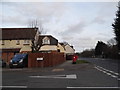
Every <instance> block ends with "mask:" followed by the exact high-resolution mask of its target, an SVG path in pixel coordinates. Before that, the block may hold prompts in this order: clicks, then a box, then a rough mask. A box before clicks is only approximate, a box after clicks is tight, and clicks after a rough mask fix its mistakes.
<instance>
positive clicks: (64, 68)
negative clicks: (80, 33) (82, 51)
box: [2, 60, 93, 72]
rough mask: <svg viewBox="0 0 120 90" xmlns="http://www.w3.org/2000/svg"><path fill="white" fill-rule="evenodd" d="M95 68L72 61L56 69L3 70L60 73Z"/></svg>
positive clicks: (55, 67)
mask: <svg viewBox="0 0 120 90" xmlns="http://www.w3.org/2000/svg"><path fill="white" fill-rule="evenodd" d="M91 67H93V65H92V64H89V63H82V64H72V60H69V61H66V62H64V63H62V64H60V65H57V66H54V67H43V68H41V67H38V68H12V69H11V68H9V67H7V68H3V69H2V71H27V72H60V71H73V70H85V69H87V68H91Z"/></svg>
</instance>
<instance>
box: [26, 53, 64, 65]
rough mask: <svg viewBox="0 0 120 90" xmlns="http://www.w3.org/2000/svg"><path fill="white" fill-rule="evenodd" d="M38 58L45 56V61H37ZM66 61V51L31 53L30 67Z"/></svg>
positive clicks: (29, 56)
mask: <svg viewBox="0 0 120 90" xmlns="http://www.w3.org/2000/svg"><path fill="white" fill-rule="evenodd" d="M37 58H43V61H37ZM63 62H65V56H64V53H59V52H58V53H57V52H55V53H29V54H28V67H50V66H55V65H58V64H61V63H63Z"/></svg>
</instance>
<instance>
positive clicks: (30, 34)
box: [0, 28, 38, 40]
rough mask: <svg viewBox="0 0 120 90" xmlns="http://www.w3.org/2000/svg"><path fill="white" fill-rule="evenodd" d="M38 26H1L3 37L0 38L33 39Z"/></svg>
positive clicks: (0, 30)
mask: <svg viewBox="0 0 120 90" xmlns="http://www.w3.org/2000/svg"><path fill="white" fill-rule="evenodd" d="M37 29H38V28H0V32H1V33H2V37H0V40H23V39H32V38H34V37H35V35H36V31H37Z"/></svg>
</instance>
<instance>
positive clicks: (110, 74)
mask: <svg viewBox="0 0 120 90" xmlns="http://www.w3.org/2000/svg"><path fill="white" fill-rule="evenodd" d="M94 68H96V69H97V70H99V71H101V72H103V73H105V74H107V75H109V76H111V77H113V78H117V79H118V76H115V75H113V73H111V72H109V73H108V72H107V71H109V70H106V69H103V70H102V68H101V69H100V68H99V67H98V66H96V67H94ZM105 70H106V71H105Z"/></svg>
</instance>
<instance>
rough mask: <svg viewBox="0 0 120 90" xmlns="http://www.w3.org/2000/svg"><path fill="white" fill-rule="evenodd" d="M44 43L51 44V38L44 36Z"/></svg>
mask: <svg viewBox="0 0 120 90" xmlns="http://www.w3.org/2000/svg"><path fill="white" fill-rule="evenodd" d="M42 44H50V39H49V38H48V37H45V38H43V42H42Z"/></svg>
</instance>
